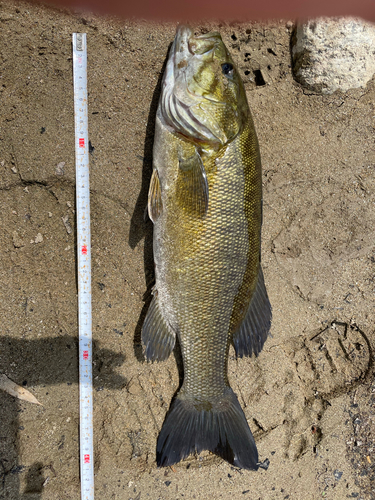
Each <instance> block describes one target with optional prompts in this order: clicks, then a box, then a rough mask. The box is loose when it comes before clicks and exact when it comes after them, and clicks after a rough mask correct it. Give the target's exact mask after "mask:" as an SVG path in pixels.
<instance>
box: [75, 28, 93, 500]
mask: <svg viewBox="0 0 375 500" xmlns="http://www.w3.org/2000/svg"><path fill="white" fill-rule="evenodd" d="M73 83H74V129H75V151H76V208H77V254H78V328H79V401H80V404H79V410H80V411H79V412H80V471H81V500H92V499H93V498H94V456H93V450H94V447H93V404H92V320H91V316H92V314H91V241H90V186H89V141H88V120H87V47H86V33H73Z"/></svg>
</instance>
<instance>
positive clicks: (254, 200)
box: [142, 25, 272, 470]
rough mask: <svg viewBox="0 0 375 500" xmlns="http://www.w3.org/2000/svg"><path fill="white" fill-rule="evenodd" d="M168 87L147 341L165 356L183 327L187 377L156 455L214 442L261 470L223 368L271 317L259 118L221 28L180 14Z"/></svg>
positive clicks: (173, 455) (257, 340)
mask: <svg viewBox="0 0 375 500" xmlns="http://www.w3.org/2000/svg"><path fill="white" fill-rule="evenodd" d="M161 87H162V88H161V95H160V99H159V104H158V109H157V113H156V124H155V136H154V146H153V171H152V177H151V181H150V186H149V192H148V213H149V217H150V219H151V220H152V222H153V224H154V234H153V251H154V263H155V286H154V288H153V297H152V301H151V303H150V307H149V309H148V312H147V314H146V317H145V320H144V323H143V326H142V342H143V344H144V352H145V357H146V359H147V360H148V361H163V360H166V359H167V358H168V357H169V355H170V354H171V352H172V350H173V349H174V346H175V344H176V338H178V342H179V345H180V348H181V353H182V360H183V371H184V377H183V383H182V385H181V388H180V389H179V391H178V392H177V394H176V396H175V397H174V399H173V400H172V403H171V406H170V409H169V411H168V413H167V415H166V418H165V421H164V423H163V426H162V428H161V431H160V433H159V436H158V440H157V445H156V461H157V465H158V466H159V467H163V466H170V465H172V464H175V463H178V462H179V461H181V460H183V459H184V458H186V457H188V456H189V455H190V454H192V453H198V454H199V453H200V452H202V451H203V450H209V451H210V452H212V453H214V454H216V455H218V456H219V457H221V458H223V459H224V460H226V461H227V462H229V463H230V464H232V465H234V466H237V467H240V468H243V469H248V470H257V469H258V467H259V461H258V451H257V447H256V444H255V441H254V438H253V435H252V433H251V431H250V428H249V425H248V422H247V420H246V417H245V414H244V412H243V410H242V408H241V406H240V404H239V401H238V399H237V396H236V394H235V393H234V392H233V390H232V389H231V387H230V385H229V381H228V375H227V371H228V354H229V348H230V345H231V343H232V344H233V345H234V349H235V352H236V356H237V357H243V356H251V355H252V354H254V355H255V356H258V354H259V353H260V352H261V350H262V348H263V345H264V342H265V341H266V339H267V337H268V334H269V331H270V327H271V319H272V308H271V305H270V301H269V298H268V295H267V291H266V287H265V283H264V277H263V272H262V268H261V225H262V171H261V161H260V152H259V145H258V140H257V136H256V132H255V128H254V123H253V120H252V117H251V113H250V110H249V105H248V102H247V98H246V92H245V89H244V85H243V82H242V80H241V77H240V75H239V72H238V70H237V69H236V67H235V64H234V61H233V59H232V57H231V55H230V53H229V51H228V49H227V48H226V46H225V44H224V42H223V40H222V38H221V35H220V34H219V33H218V32H209V33H204V34H198V35H196V34H195V33H194V32H193V30H192V28H190V27H189V26H185V25H180V26H178V28H177V32H176V36H175V39H174V41H173V44H172V46H171V48H170V52H169V55H168V59H167V63H166V67H165V72H164V75H163V80H162V85H161Z"/></svg>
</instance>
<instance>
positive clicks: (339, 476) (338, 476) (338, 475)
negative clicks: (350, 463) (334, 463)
mask: <svg viewBox="0 0 375 500" xmlns="http://www.w3.org/2000/svg"><path fill="white" fill-rule="evenodd" d="M342 474H343V473H342V472H341V471H340V470H337V469H336V470H335V471H334V473H333V475H334V476H335V479H337V481H339V480H340V479H341V478H342Z"/></svg>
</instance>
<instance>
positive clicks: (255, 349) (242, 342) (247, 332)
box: [233, 265, 272, 358]
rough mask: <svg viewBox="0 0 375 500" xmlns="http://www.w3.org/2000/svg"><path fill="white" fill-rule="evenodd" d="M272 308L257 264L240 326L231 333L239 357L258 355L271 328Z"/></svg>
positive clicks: (261, 272)
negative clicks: (256, 276)
mask: <svg viewBox="0 0 375 500" xmlns="http://www.w3.org/2000/svg"><path fill="white" fill-rule="evenodd" d="M271 319H272V308H271V304H270V301H269V299H268V295H267V290H266V285H265V284H264V277H263V271H262V268H261V266H260V265H259V272H258V281H257V285H256V288H255V291H254V294H253V296H252V298H251V301H250V304H249V308H248V310H247V313H246V316H245V318H244V320H243V321H242V323H241V326H240V327H239V328H238V329H237V330H236V331H235V332H234V334H233V344H234V348H235V350H236V355H237V356H238V357H239V358H242V357H243V356H251V355H252V353H254V354H255V356H258V354H259V353H260V351H261V350H262V349H263V345H264V343H265V341H266V340H267V337H268V335H269V331H270V328H271Z"/></svg>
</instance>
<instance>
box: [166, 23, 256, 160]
mask: <svg viewBox="0 0 375 500" xmlns="http://www.w3.org/2000/svg"><path fill="white" fill-rule="evenodd" d="M160 112H161V116H162V118H163V120H164V122H165V124H166V125H167V126H168V127H170V128H171V129H172V131H173V132H175V133H178V134H181V135H183V136H184V137H186V138H187V139H188V140H190V141H193V142H195V143H197V145H200V147H201V148H202V149H208V148H211V149H212V148H213V149H214V150H218V149H219V148H221V147H222V146H224V145H226V144H227V143H229V142H231V141H232V140H233V139H234V138H235V137H236V136H237V134H238V133H239V132H240V131H241V130H242V128H243V125H244V124H245V122H246V121H247V120H248V115H249V108H248V104H247V99H246V94H245V90H244V87H243V83H242V80H241V78H240V75H239V73H238V71H237V69H236V67H235V64H234V62H233V59H232V57H231V55H230V53H229V51H228V49H227V48H226V46H225V45H224V42H223V40H222V38H221V35H220V34H219V33H217V32H211V33H206V34H203V35H198V36H196V35H194V33H193V32H192V30H191V29H190V28H189V27H188V26H179V27H178V29H177V33H176V37H175V39H174V42H173V44H172V47H171V50H170V54H169V58H168V62H167V66H166V70H165V73H164V79H163V84H162V95H161V99H160Z"/></svg>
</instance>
